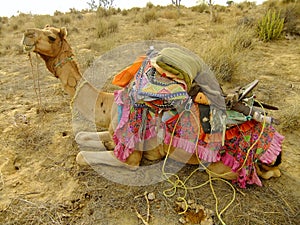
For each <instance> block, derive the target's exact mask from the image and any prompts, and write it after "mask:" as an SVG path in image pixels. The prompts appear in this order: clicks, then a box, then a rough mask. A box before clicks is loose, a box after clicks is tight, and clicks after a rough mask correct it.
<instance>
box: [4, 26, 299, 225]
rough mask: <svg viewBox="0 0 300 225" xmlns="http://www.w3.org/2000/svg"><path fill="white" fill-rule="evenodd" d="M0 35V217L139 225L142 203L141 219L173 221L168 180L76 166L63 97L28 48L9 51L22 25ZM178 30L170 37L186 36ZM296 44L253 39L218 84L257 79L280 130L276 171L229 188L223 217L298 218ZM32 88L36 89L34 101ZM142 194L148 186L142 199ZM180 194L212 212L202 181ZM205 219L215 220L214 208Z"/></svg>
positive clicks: (222, 200) (230, 220) (222, 191)
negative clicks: (234, 72)
mask: <svg viewBox="0 0 300 225" xmlns="http://www.w3.org/2000/svg"><path fill="white" fill-rule="evenodd" d="M199 32H202V31H199ZM194 35H197V33H196V34H195V33H194ZM175 36H176V35H175ZM178 36H180V35H179V34H178ZM6 37H10V38H11V40H13V42H14V44H12V46H13V50H14V51H10V52H6V53H5V54H1V55H0V84H1V85H0V100H1V105H0V113H1V114H0V130H1V137H0V138H1V139H0V223H1V224H103V225H104V224H108V225H113V224H130V225H131V224H143V223H142V221H141V220H140V219H139V218H138V217H137V214H136V212H137V211H138V212H139V213H140V214H141V215H142V216H143V217H144V218H146V216H147V207H148V206H149V210H150V224H180V222H179V219H180V217H182V216H181V215H178V213H177V211H178V208H177V206H176V203H175V202H176V198H177V197H179V196H182V195H183V190H178V192H177V193H176V194H175V195H174V196H171V197H165V196H164V195H163V191H164V190H166V189H168V188H170V184H169V183H168V182H167V181H164V182H160V183H157V184H152V185H147V186H129V185H123V184H119V183H116V182H112V181H110V180H109V179H106V178H105V177H103V176H101V174H99V173H98V172H99V171H98V172H97V171H95V170H94V169H93V168H91V167H80V166H78V165H77V164H76V161H75V157H76V154H77V153H78V151H79V148H78V146H77V144H76V143H75V141H74V130H73V127H72V113H71V110H70V105H69V102H70V99H69V97H68V96H67V95H66V94H64V93H63V91H62V90H61V86H60V83H59V81H58V80H56V79H55V78H54V77H52V75H51V74H50V73H49V72H48V71H47V70H46V68H45V66H44V64H43V62H41V60H40V59H37V58H36V57H35V55H32V58H33V59H32V61H33V69H34V71H33V72H32V71H31V69H32V68H31V66H30V61H29V59H28V56H27V55H25V54H22V53H21V52H18V50H19V48H18V47H17V46H18V44H19V42H20V40H21V38H22V32H21V31H16V32H13V33H11V34H10V35H8V36H6ZM180 37H181V38H182V39H183V40H180V41H178V43H179V44H181V42H184V41H185V40H186V41H188V40H189V38H190V37H191V36H182V35H181V36H180ZM166 38H167V37H166ZM75 39H76V38H75V36H74V35H73V36H71V39H70V40H71V42H72V43H73V46H74V47H73V48H74V50H75V53H78V54H77V55H78V58H79V59H80V58H82V57H83V56H82V54H83V50H80V41H79V40H77V41H76V40H75ZM174 39H175V37H174ZM77 46H78V47H77ZM299 46H300V39H299V38H295V39H292V40H285V39H284V40H280V41H277V42H274V43H260V42H259V43H258V44H256V45H255V46H254V47H253V49H251V50H249V52H247V54H245V55H244V57H243V58H241V59H240V68H241V70H240V71H241V72H240V76H235V77H234V79H233V81H232V83H230V84H227V85H228V86H234V85H233V84H245V83H246V82H248V81H251V80H253V79H255V78H257V79H259V80H260V83H259V85H258V87H257V89H256V92H257V96H258V97H259V98H260V99H261V100H263V101H266V102H269V103H270V104H275V105H276V106H278V107H279V108H280V110H279V111H278V112H273V114H274V116H275V117H277V118H279V119H280V120H281V121H282V123H281V125H279V126H278V127H276V128H277V129H278V131H279V132H280V133H282V134H283V135H284V136H285V141H284V144H283V162H282V165H281V167H280V168H281V171H282V176H281V177H280V178H274V179H271V180H268V181H263V187H257V186H250V187H248V188H247V189H245V190H241V189H239V188H238V187H235V188H236V189H237V194H236V197H235V201H234V202H233V204H232V205H231V206H230V207H229V209H228V210H227V211H226V212H225V213H224V215H223V219H224V221H226V222H227V224H294V225H296V224H297V221H298V222H299V221H300V216H299V206H300V200H299V198H300V183H299V181H300V153H299V146H300V141H299V140H300V127H299V109H300V108H299V103H300V75H299V71H300V63H299V62H300V47H299ZM186 47H189V46H188V44H187V45H186ZM90 54H91V53H90ZM81 66H82V65H81ZM33 75H34V76H38V77H39V83H36V86H37V87H40V90H39V89H37V90H35V88H34V79H33ZM36 93H38V94H39V95H40V96H41V105H40V104H39V103H38V99H37V94H36ZM193 169H195V167H194V166H183V167H182V169H181V170H180V171H179V172H178V175H179V176H180V177H181V178H182V179H184V178H186V177H187V176H188V175H189V174H190V172H191V171H192V170H193ZM207 179H208V178H207V175H206V174H205V173H198V174H197V175H196V176H193V177H192V178H191V179H190V181H189V185H190V186H193V185H199V184H202V183H204V182H205V181H206V180H207ZM214 187H215V191H216V194H217V196H218V198H219V208H220V209H222V208H224V207H225V206H226V205H227V204H228V203H229V201H230V199H231V198H232V190H231V188H230V187H229V186H228V185H226V184H225V183H223V182H219V181H215V182H214ZM145 192H147V193H154V194H155V199H154V200H152V201H150V202H149V205H147V201H146V199H145V198H144V197H143V194H144V193H145ZM137 196H138V197H137ZM187 199H190V200H192V201H195V202H196V203H197V204H199V205H202V206H204V207H205V208H206V209H209V210H213V211H214V210H215V199H214V197H213V195H212V192H211V189H210V187H209V185H205V186H203V187H201V188H198V189H195V190H190V191H188V194H187ZM214 221H215V224H220V222H219V221H218V219H217V218H216V215H215V216H214Z"/></svg>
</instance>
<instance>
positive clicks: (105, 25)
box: [96, 18, 119, 38]
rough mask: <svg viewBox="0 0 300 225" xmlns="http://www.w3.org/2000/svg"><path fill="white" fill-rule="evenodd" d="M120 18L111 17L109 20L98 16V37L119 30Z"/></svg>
mask: <svg viewBox="0 0 300 225" xmlns="http://www.w3.org/2000/svg"><path fill="white" fill-rule="evenodd" d="M118 27H119V23H118V20H116V19H113V18H110V19H109V20H107V19H104V18H98V19H97V23H96V35H97V37H98V38H101V37H105V36H107V35H109V34H111V33H115V32H117V31H118Z"/></svg>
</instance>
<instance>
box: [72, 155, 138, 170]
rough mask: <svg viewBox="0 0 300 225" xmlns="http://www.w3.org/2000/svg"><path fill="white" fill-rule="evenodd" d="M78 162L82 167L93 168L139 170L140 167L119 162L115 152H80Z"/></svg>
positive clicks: (77, 157)
mask: <svg viewBox="0 0 300 225" xmlns="http://www.w3.org/2000/svg"><path fill="white" fill-rule="evenodd" d="M76 162H77V163H78V164H79V165H81V166H88V165H89V166H93V165H101V164H102V165H108V166H115V167H125V168H127V169H130V170H136V169H138V166H130V165H128V164H126V163H124V162H121V161H120V160H118V159H117V158H116V157H115V155H114V153H113V151H101V152H92V151H80V152H79V153H78V154H77V156H76Z"/></svg>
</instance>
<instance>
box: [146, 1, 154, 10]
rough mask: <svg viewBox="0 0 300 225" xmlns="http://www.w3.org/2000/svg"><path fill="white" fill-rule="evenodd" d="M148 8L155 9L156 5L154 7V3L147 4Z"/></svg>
mask: <svg viewBox="0 0 300 225" xmlns="http://www.w3.org/2000/svg"><path fill="white" fill-rule="evenodd" d="M146 8H148V9H152V8H154V5H153V3H152V2H147V4H146Z"/></svg>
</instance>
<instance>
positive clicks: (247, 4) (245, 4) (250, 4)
mask: <svg viewBox="0 0 300 225" xmlns="http://www.w3.org/2000/svg"><path fill="white" fill-rule="evenodd" d="M255 6H256V3H255V2H249V1H244V2H241V3H237V4H236V7H237V8H239V9H240V10H246V9H249V8H253V7H255Z"/></svg>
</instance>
